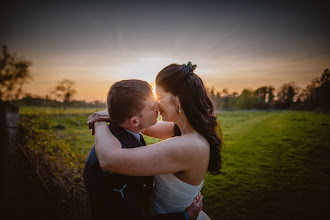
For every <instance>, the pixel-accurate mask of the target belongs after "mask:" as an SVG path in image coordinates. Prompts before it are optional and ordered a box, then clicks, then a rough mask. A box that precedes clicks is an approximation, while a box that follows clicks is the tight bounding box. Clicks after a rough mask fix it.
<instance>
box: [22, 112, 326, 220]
mask: <svg viewBox="0 0 330 220" xmlns="http://www.w3.org/2000/svg"><path fill="white" fill-rule="evenodd" d="M50 111H51V110H50ZM89 111H90V112H89ZM93 111H94V110H91V109H90V110H83V111H82V112H78V113H75V112H74V111H73V110H72V111H69V110H67V111H66V112H65V113H61V114H54V112H52V113H49V112H48V114H50V115H49V117H50V118H51V125H52V129H53V130H54V131H55V132H56V134H57V135H58V136H60V137H61V139H63V140H64V141H65V142H67V143H68V144H69V146H70V148H71V149H72V150H73V151H78V152H83V153H86V155H87V153H88V151H89V149H90V147H91V146H92V144H93V136H91V134H90V131H89V130H88V126H87V125H86V118H87V117H88V116H89V115H90V114H91V113H92V112H93ZM20 112H21V114H22V113H23V112H26V114H31V113H33V112H37V111H30V113H29V112H28V111H26V110H24V108H22V109H20ZM45 113H47V112H45ZM40 114H41V113H40ZM219 122H220V124H221V127H222V130H223V139H224V143H225V145H224V147H223V150H222V157H223V169H222V173H221V174H220V175H217V176H213V175H209V174H207V176H206V177H205V184H204V188H203V191H202V193H203V196H204V202H203V203H204V211H205V212H206V213H207V214H208V215H209V216H210V217H211V218H212V219H230V220H231V219H321V217H322V216H324V215H325V214H326V213H327V209H328V208H329V207H330V135H329V134H330V115H326V114H317V113H313V112H293V111H279V112H222V113H220V115H219ZM156 141H157V140H156V139H151V138H146V142H147V143H149V144H150V143H154V142H156Z"/></svg>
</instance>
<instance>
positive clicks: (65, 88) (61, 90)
mask: <svg viewBox="0 0 330 220" xmlns="http://www.w3.org/2000/svg"><path fill="white" fill-rule="evenodd" d="M53 93H54V94H55V96H56V97H58V98H59V99H61V100H62V101H63V103H65V104H66V103H69V102H70V101H71V100H72V97H73V96H74V95H75V94H76V93H77V91H76V89H75V82H74V81H72V80H68V79H64V80H62V81H60V82H58V83H57V85H56V87H55V89H54V91H53Z"/></svg>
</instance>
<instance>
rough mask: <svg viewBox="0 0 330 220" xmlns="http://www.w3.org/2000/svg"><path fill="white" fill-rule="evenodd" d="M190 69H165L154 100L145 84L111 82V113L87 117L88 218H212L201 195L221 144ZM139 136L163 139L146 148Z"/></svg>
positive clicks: (218, 163)
mask: <svg viewBox="0 0 330 220" xmlns="http://www.w3.org/2000/svg"><path fill="white" fill-rule="evenodd" d="M195 68H196V65H192V64H191V63H190V62H189V63H188V64H183V65H179V64H171V65H169V66H167V67H165V68H164V69H162V70H161V71H160V72H159V73H158V75H157V76H156V79H155V83H156V99H155V97H154V95H153V92H152V88H151V86H150V85H149V84H148V83H147V82H145V81H141V80H122V81H119V82H116V83H115V84H113V85H112V87H111V88H110V90H109V93H108V97H107V106H108V111H102V112H96V113H94V114H93V115H91V116H90V117H89V118H88V120H87V123H88V124H89V127H90V129H93V134H94V132H95V144H94V146H93V147H92V149H91V151H90V152H89V155H88V157H87V160H86V164H85V167H84V181H85V185H86V189H87V192H88V195H89V199H90V205H91V217H92V219H155V220H156V219H182V220H185V219H190V220H191V219H198V220H203V219H209V217H208V216H207V214H205V213H204V212H203V211H201V209H202V196H201V195H200V190H201V188H202V186H203V183H204V180H203V179H204V176H205V174H206V172H209V173H211V174H219V173H220V169H221V145H222V140H221V139H220V138H221V133H219V132H221V131H220V127H219V126H218V124H217V118H216V116H215V115H214V107H213V104H212V102H211V100H210V98H209V97H208V95H207V91H206V89H205V87H204V84H203V81H202V80H201V79H200V77H199V76H197V75H196V74H195V73H194V69H195ZM158 113H160V115H161V117H162V121H157V118H158ZM107 121H111V122H110V124H109V125H108V123H107ZM141 133H143V134H145V135H148V136H150V137H155V138H158V139H162V140H164V141H161V142H159V143H156V144H151V145H148V146H146V144H145V141H144V139H143V136H142V135H141Z"/></svg>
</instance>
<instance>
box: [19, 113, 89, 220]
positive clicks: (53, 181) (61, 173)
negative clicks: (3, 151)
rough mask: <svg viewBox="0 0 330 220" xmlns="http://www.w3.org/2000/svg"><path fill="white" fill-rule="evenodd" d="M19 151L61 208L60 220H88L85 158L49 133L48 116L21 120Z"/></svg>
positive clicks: (24, 117) (29, 117)
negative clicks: (83, 172) (83, 173)
mask: <svg viewBox="0 0 330 220" xmlns="http://www.w3.org/2000/svg"><path fill="white" fill-rule="evenodd" d="M20 134H21V138H20V148H21V149H22V151H23V152H24V153H25V155H26V156H27V158H28V160H29V161H30V163H31V165H32V167H33V168H34V169H35V170H36V173H37V175H38V176H39V178H40V180H41V182H42V183H43V185H44V186H45V188H46V190H47V191H48V192H49V194H50V196H51V197H52V198H54V199H55V201H56V202H57V204H58V205H59V207H60V208H61V214H60V215H61V216H63V217H61V219H84V218H85V219H87V216H88V214H87V213H88V212H89V207H88V202H87V201H88V200H87V193H86V190H85V186H84V183H83V178H82V170H83V167H84V162H85V155H81V154H80V153H76V152H72V151H71V150H70V149H69V148H68V146H67V145H66V144H65V143H64V142H63V141H62V140H60V139H59V138H58V137H57V136H56V135H55V133H54V132H53V131H52V130H51V129H50V123H49V119H48V117H47V116H46V115H38V116H35V115H34V116H20Z"/></svg>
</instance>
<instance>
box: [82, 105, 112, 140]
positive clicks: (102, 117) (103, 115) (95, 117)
mask: <svg viewBox="0 0 330 220" xmlns="http://www.w3.org/2000/svg"><path fill="white" fill-rule="evenodd" d="M97 121H107V122H109V121H110V117H109V114H108V110H105V111H99V112H94V113H93V114H92V115H91V116H89V117H88V118H87V124H88V127H89V129H92V135H94V134H95V128H94V123H95V122H97Z"/></svg>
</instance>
